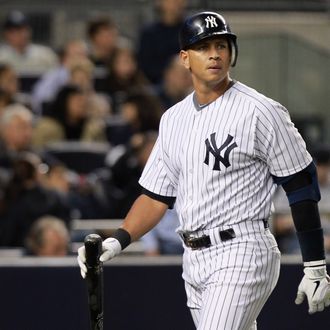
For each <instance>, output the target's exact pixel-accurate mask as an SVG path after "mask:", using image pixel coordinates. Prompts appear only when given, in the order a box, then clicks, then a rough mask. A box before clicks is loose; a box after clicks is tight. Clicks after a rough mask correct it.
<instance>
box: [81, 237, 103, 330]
mask: <svg viewBox="0 0 330 330" xmlns="http://www.w3.org/2000/svg"><path fill="white" fill-rule="evenodd" d="M84 244H85V250H86V265H87V274H86V282H87V291H88V307H89V316H90V329H91V330H103V268H102V263H101V261H100V260H99V257H100V254H101V252H102V238H101V237H100V236H99V235H97V234H90V235H87V236H86V237H85V240H84Z"/></svg>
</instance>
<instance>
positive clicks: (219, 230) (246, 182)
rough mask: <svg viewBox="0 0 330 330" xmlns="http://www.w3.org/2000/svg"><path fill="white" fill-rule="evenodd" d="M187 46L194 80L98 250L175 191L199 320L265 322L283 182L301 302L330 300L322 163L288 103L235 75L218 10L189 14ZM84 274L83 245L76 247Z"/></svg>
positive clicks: (111, 252)
mask: <svg viewBox="0 0 330 330" xmlns="http://www.w3.org/2000/svg"><path fill="white" fill-rule="evenodd" d="M179 37H180V44H181V51H180V56H181V59H182V62H183V64H184V66H185V67H186V68H187V69H188V70H189V71H190V73H191V76H192V80H193V85H194V89H195V90H194V92H193V93H191V94H190V95H188V96H187V97H186V98H185V99H184V100H182V101H181V102H179V103H177V104H176V105H174V106H173V107H172V108H170V109H169V110H168V111H166V112H165V114H164V115H163V117H162V120H161V123H160V129H159V137H158V140H157V142H156V144H155V147H154V149H153V151H152V153H151V155H150V158H149V160H148V162H147V164H146V166H145V169H144V171H143V173H142V176H141V178H140V181H139V182H140V184H141V186H142V187H143V190H142V194H141V195H140V197H138V198H137V200H136V201H135V202H134V204H133V206H132V208H131V210H130V211H129V212H128V214H127V216H126V218H125V219H124V222H123V224H122V226H121V228H119V229H118V230H117V231H116V232H115V234H114V235H113V237H111V238H107V239H105V240H104V242H103V251H104V252H103V254H102V255H101V257H100V259H101V261H106V260H109V259H111V258H113V257H115V256H116V255H118V254H119V253H120V252H121V251H122V250H123V249H124V248H125V247H126V246H127V245H128V244H130V242H131V241H134V240H137V239H139V238H140V237H141V236H142V235H143V234H144V233H146V232H147V231H149V230H150V229H151V228H153V227H154V226H155V225H156V224H157V223H158V221H159V219H161V217H162V216H163V215H164V213H165V211H166V210H167V208H168V207H171V206H172V205H173V204H174V202H175V208H176V210H177V212H178V214H179V220H180V226H179V229H178V232H179V234H180V236H181V238H182V241H183V244H184V249H185V250H184V255H183V279H184V281H185V288H186V293H187V304H188V307H189V308H190V310H191V314H192V317H193V320H194V323H195V325H196V328H197V329H203V330H210V329H223V330H228V329H231V330H234V329H256V319H257V316H258V314H259V313H260V310H261V309H262V307H263V305H264V304H265V302H266V300H267V299H268V297H269V295H270V294H271V292H272V290H273V289H274V287H275V285H276V283H277V280H278V276H279V269H280V253H279V250H278V248H277V244H276V241H275V239H274V237H273V235H272V234H271V233H270V231H269V228H268V222H267V219H268V218H269V216H270V212H271V204H272V197H273V194H274V191H275V188H276V186H277V185H279V184H281V185H282V186H283V188H284V189H285V191H286V193H287V197H288V202H289V204H290V207H291V211H292V216H293V220H294V223H295V227H296V230H297V235H298V238H299V242H300V247H301V252H302V258H303V262H304V276H303V278H302V281H301V282H300V285H299V288H298V293H297V298H296V303H297V304H300V303H302V301H303V300H304V298H305V296H306V297H307V301H308V304H309V312H310V313H314V312H317V311H322V310H323V309H324V308H325V307H327V306H329V305H330V284H329V277H328V275H327V273H326V262H325V254H324V245H323V232H322V228H321V224H320V218H319V212H318V206H317V203H318V201H319V199H320V193H319V188H318V184H317V176H316V170H315V166H314V164H313V162H312V158H311V156H310V154H309V153H308V152H307V150H306V146H305V143H304V141H303V139H302V137H301V136H300V134H299V133H298V131H297V130H296V128H295V127H294V125H293V123H292V122H291V120H290V117H289V114H288V112H287V110H286V109H285V108H284V107H283V106H282V105H280V104H279V103H277V102H275V101H273V100H271V99H269V98H267V97H265V96H264V95H262V94H260V93H258V92H257V91H255V90H253V89H251V88H249V87H247V86H246V85H244V84H242V83H240V82H238V81H234V80H232V79H231V78H230V76H229V70H230V66H234V65H235V63H236V60H237V43H236V35H235V34H234V33H232V32H231V30H230V28H229V26H228V24H227V23H226V21H225V19H224V18H223V17H222V16H221V15H219V14H218V13H214V12H201V13H198V14H195V15H192V16H190V17H188V18H187V20H186V21H185V23H184V25H183V28H182V30H181V32H180V36H179ZM78 262H79V264H80V267H81V273H82V276H85V273H86V266H85V250H84V247H81V248H80V249H79V251H78Z"/></svg>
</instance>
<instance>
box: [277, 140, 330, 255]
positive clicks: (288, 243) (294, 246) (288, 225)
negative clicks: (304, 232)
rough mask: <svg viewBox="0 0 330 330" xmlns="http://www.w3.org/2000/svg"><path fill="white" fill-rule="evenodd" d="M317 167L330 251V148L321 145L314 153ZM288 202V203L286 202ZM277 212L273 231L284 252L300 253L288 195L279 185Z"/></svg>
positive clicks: (321, 207) (321, 205) (324, 227)
mask: <svg viewBox="0 0 330 330" xmlns="http://www.w3.org/2000/svg"><path fill="white" fill-rule="evenodd" d="M312 155H313V159H314V162H315V164H316V168H317V177H318V183H319V187H320V192H321V200H320V202H319V210H320V216H321V223H322V227H323V231H324V246H325V250H326V253H328V254H329V253H330V148H329V147H328V146H319V147H318V148H316V150H314V152H313V153H312ZM285 202H286V203H285ZM274 207H275V214H274V218H273V231H274V234H275V237H276V240H277V241H278V245H279V248H280V250H281V251H282V252H283V253H288V254H296V253H297V254H298V253H300V249H299V243H298V239H297V236H296V233H295V229H294V224H293V220H292V217H291V212H290V209H289V206H288V203H287V197H286V195H285V192H284V190H283V189H282V187H279V188H278V190H277V192H276V195H275V198H274Z"/></svg>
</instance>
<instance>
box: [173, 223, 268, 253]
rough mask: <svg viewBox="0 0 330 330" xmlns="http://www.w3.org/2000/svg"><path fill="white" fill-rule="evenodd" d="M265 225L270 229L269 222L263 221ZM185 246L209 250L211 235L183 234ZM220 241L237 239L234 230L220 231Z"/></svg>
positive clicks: (181, 234)
mask: <svg viewBox="0 0 330 330" xmlns="http://www.w3.org/2000/svg"><path fill="white" fill-rule="evenodd" d="M263 224H264V227H265V229H266V228H269V224H268V221H267V220H263ZM179 234H180V236H181V238H182V240H183V242H184V244H185V245H186V246H187V247H189V248H191V249H192V250H198V249H202V248H207V247H209V246H211V239H210V236H209V235H203V236H200V237H195V236H193V235H192V234H191V233H189V232H181V233H179ZM219 235H220V239H221V240H222V241H223V242H225V241H229V240H231V239H233V238H235V237H236V234H235V231H234V229H233V228H229V229H226V230H221V231H219Z"/></svg>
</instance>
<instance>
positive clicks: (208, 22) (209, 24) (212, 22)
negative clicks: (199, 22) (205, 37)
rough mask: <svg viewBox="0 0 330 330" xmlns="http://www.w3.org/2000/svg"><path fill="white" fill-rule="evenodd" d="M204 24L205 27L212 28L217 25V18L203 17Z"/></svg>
mask: <svg viewBox="0 0 330 330" xmlns="http://www.w3.org/2000/svg"><path fill="white" fill-rule="evenodd" d="M205 24H206V28H210V27H211V28H213V27H217V26H218V23H217V20H216V18H215V17H214V16H207V17H206V18H205Z"/></svg>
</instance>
